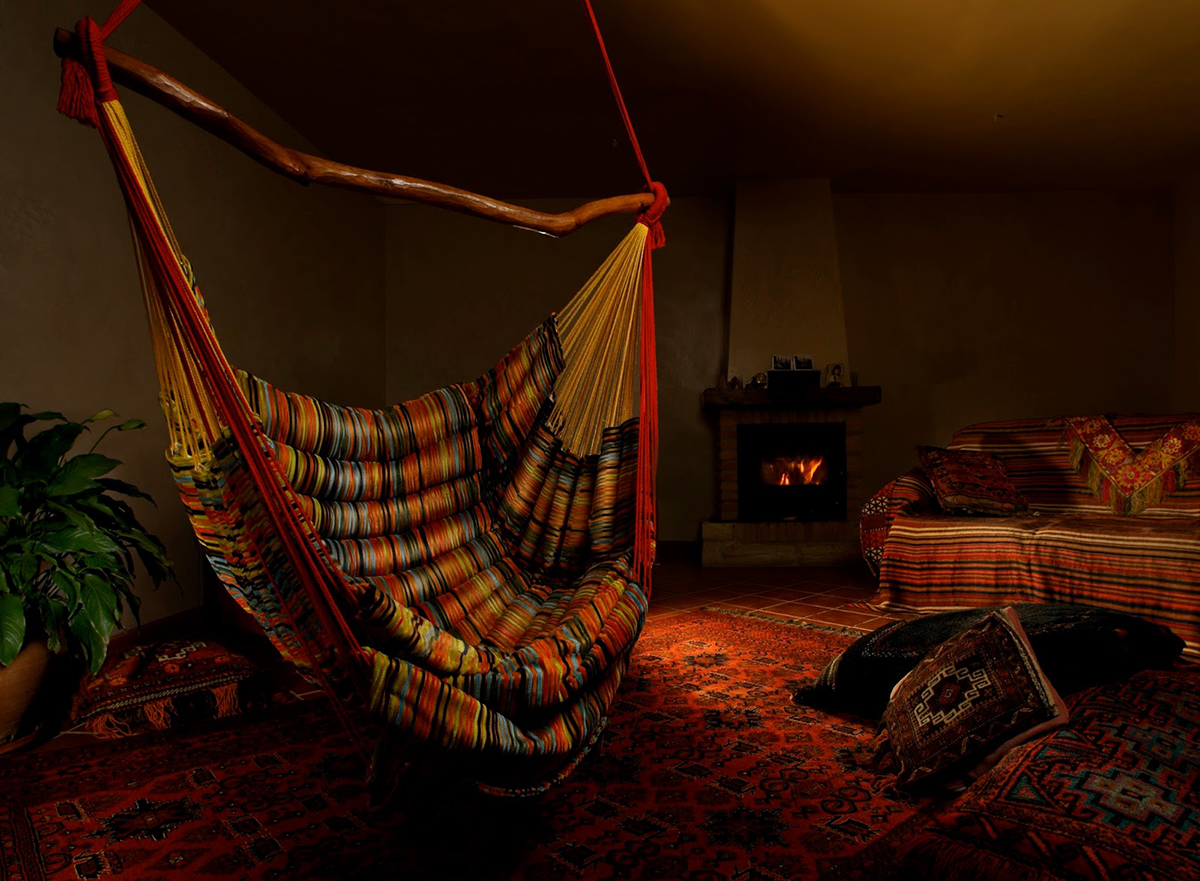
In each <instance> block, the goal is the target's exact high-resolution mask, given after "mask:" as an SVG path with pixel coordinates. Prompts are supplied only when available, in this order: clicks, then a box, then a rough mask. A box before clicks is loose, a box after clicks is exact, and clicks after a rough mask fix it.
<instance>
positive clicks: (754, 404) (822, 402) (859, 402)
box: [704, 385, 883, 410]
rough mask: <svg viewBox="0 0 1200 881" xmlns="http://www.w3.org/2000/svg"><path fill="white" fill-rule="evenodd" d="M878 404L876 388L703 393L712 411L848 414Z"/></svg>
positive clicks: (715, 390) (880, 396)
mask: <svg viewBox="0 0 1200 881" xmlns="http://www.w3.org/2000/svg"><path fill="white" fill-rule="evenodd" d="M882 400H883V391H882V389H881V388H880V387H879V386H877V385H851V386H835V387H834V388H813V389H799V390H797V391H788V392H772V391H771V390H770V389H719V388H710V389H705V390H704V406H705V408H707V409H713V410H723V409H740V410H808V409H814V410H816V409H833V410H850V409H854V408H856V407H869V406H871V405H872V404H878V403H879V402H880V401H882Z"/></svg>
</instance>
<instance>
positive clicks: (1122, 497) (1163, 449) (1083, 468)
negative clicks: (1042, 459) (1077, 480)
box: [1066, 416, 1200, 514]
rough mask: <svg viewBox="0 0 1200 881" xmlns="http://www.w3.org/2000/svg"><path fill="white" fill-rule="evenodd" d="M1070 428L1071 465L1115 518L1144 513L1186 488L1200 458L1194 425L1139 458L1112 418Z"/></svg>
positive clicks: (1072, 422) (1075, 422) (1083, 420)
mask: <svg viewBox="0 0 1200 881" xmlns="http://www.w3.org/2000/svg"><path fill="white" fill-rule="evenodd" d="M1066 423H1067V439H1068V441H1069V442H1070V445H1071V464H1072V465H1074V466H1075V467H1076V468H1077V469H1079V473H1080V474H1082V475H1083V476H1084V478H1085V479H1086V480H1087V483H1088V486H1089V487H1090V488H1091V490H1092V492H1094V493H1095V494H1096V498H1098V499H1100V501H1102V502H1104V503H1106V504H1108V505H1110V506H1111V507H1112V511H1113V513H1114V514H1140V513H1141V512H1142V511H1144V510H1145V509H1146V508H1147V507H1148V506H1150V505H1153V504H1156V503H1157V502H1159V501H1161V500H1162V499H1163V498H1164V497H1165V496H1169V495H1171V494H1172V493H1174V492H1175V491H1176V490H1178V489H1180V488H1182V487H1183V486H1184V484H1186V482H1187V476H1188V470H1189V465H1193V464H1196V462H1197V459H1198V458H1200V423H1197V422H1196V421H1195V420H1192V421H1189V422H1183V423H1180V424H1179V425H1176V426H1175V427H1173V428H1171V429H1170V430H1169V431H1167V433H1166V434H1164V435H1163V436H1162V437H1160V438H1158V440H1156V441H1154V442H1153V443H1152V444H1150V445H1149V446H1148V447H1146V448H1145V449H1144V450H1142V451H1141V452H1140V453H1135V452H1134V451H1133V448H1132V447H1130V446H1129V444H1128V443H1127V442H1126V441H1125V438H1123V437H1121V435H1120V433H1119V432H1118V431H1117V430H1116V429H1115V428H1113V425H1112V423H1111V422H1109V420H1108V419H1107V417H1104V416H1086V417H1083V416H1081V417H1072V418H1070V419H1067V420H1066Z"/></svg>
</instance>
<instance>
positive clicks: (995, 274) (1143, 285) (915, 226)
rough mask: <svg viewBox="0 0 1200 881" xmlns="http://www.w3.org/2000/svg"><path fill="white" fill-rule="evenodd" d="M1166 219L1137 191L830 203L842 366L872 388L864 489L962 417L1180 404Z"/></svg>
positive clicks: (1161, 207) (854, 198)
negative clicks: (878, 394)
mask: <svg viewBox="0 0 1200 881" xmlns="http://www.w3.org/2000/svg"><path fill="white" fill-rule="evenodd" d="M1171 214H1172V212H1171V204H1170V199H1169V197H1168V196H1166V195H1163V194H1146V193H1127V194H1122V193H1110V192H1042V193H1019V194H1018V193H1014V194H919V195H912V194H838V195H836V196H835V197H834V217H835V219H836V223H837V236H838V246H839V251H840V256H841V272H842V289H843V293H844V296H845V302H846V328H847V337H848V339H849V349H850V353H849V358H850V362H851V364H852V365H853V368H854V369H855V370H856V371H857V372H858V374H859V380H860V382H861V383H862V384H864V385H881V386H882V387H883V403H882V404H881V405H879V406H876V407H869V408H867V410H866V411H865V419H866V422H865V427H864V461H865V469H866V483H867V486H868V487H871V486H874V487H876V488H877V487H879V486H882V485H883V483H885V482H886V481H888V480H890V479H892V478H893V477H896V476H897V475H899V474H900V473H902V472H903V471H905V470H907V469H908V468H910V467H912V466H914V465H915V464H916V457H915V455H914V453H913V446H914V445H916V444H935V445H944V444H945V443H947V442H948V441H949V440H950V436H951V434H952V433H953V431H954V430H955V429H956V428H959V427H961V426H963V425H966V424H969V423H972V422H979V421H985V420H994V419H1010V418H1021V417H1034V416H1052V415H1061V414H1073V413H1111V412H1147V413H1153V412H1168V411H1171V410H1173V409H1174V408H1175V407H1176V406H1178V405H1180V403H1181V401H1180V399H1179V398H1178V397H1177V396H1175V395H1173V392H1172V389H1173V386H1174V377H1175V376H1176V364H1175V355H1174V349H1175V345H1176V331H1175V329H1174V328H1175V327H1176V326H1178V325H1180V324H1183V325H1185V326H1186V327H1188V328H1189V329H1190V331H1191V333H1192V334H1193V335H1192V336H1191V337H1190V343H1191V345H1193V346H1194V345H1195V336H1194V328H1195V327H1196V323H1195V321H1191V322H1188V321H1180V320H1179V318H1180V317H1182V314H1183V313H1184V312H1186V310H1188V309H1192V310H1194V308H1195V307H1194V306H1192V305H1191V303H1194V302H1195V301H1194V300H1191V301H1190V302H1184V301H1185V300H1187V298H1188V297H1189V296H1194V295H1193V294H1186V295H1185V292H1183V291H1180V292H1179V293H1178V294H1177V291H1176V288H1175V285H1174V278H1173V275H1174V266H1173V261H1172V217H1171ZM1198 241H1200V240H1198ZM1195 277H1197V276H1193V280H1194V279H1195ZM1177 308H1180V309H1181V314H1180V315H1176V314H1175V313H1176V309H1177ZM1184 336H1186V334H1185V335H1184ZM1181 339H1183V337H1181ZM1187 369H1189V370H1192V371H1193V375H1194V369H1195V368H1194V362H1193V364H1190V365H1187ZM1194 388H1195V386H1194V385H1193V386H1192V389H1193V390H1194ZM1193 406H1194V404H1193Z"/></svg>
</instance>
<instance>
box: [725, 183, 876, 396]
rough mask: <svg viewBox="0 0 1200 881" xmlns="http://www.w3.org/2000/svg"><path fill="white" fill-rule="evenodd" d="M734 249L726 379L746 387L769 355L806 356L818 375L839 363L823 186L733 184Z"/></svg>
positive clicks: (834, 258) (838, 311) (831, 236)
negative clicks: (728, 376) (744, 383)
mask: <svg viewBox="0 0 1200 881" xmlns="http://www.w3.org/2000/svg"><path fill="white" fill-rule="evenodd" d="M733 242H734V246H733V291H732V296H731V298H730V310H729V372H730V373H731V374H732V375H735V376H740V377H741V378H742V380H743V381H746V380H749V379H750V377H752V376H753V375H754V374H756V373H758V372H760V371H763V370H767V369H769V368H770V366H771V356H772V355H785V356H787V355H810V356H812V358H813V359H814V362H813V366H814V367H816V368H818V369H820V368H822V367H824V366H825V365H826V364H829V363H834V362H836V363H839V364H845V362H846V319H845V314H844V310H843V305H842V288H841V281H840V279H839V277H838V247H837V234H836V232H835V229H834V219H833V204H832V200H831V198H830V193H829V181H827V180H820V179H811V180H777V181H745V182H742V183H740V184H738V189H737V214H736V221H735V228H734V236H733ZM851 369H853V365H851Z"/></svg>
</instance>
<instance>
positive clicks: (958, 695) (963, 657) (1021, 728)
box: [883, 608, 1068, 785]
mask: <svg viewBox="0 0 1200 881" xmlns="http://www.w3.org/2000/svg"><path fill="white" fill-rule="evenodd" d="M1067 716H1068V713H1067V707H1066V704H1064V703H1063V700H1062V698H1061V697H1059V695H1058V692H1056V691H1055V690H1054V686H1053V685H1051V684H1050V682H1049V680H1047V679H1046V677H1045V676H1044V675H1043V673H1042V670H1041V668H1040V667H1039V666H1038V662H1037V658H1036V657H1035V656H1034V653H1033V650H1032V649H1031V648H1030V647H1029V640H1028V639H1027V638H1026V636H1025V631H1024V630H1023V629H1022V628H1021V622H1020V619H1018V618H1017V614H1016V612H1015V611H1014V610H1013V609H1012V608H1005V609H1001V610H998V611H995V612H992V613H990V614H989V615H988V616H987V617H986V618H984V619H983V620H982V621H980V622H979V623H978V624H975V625H974V626H972V627H970V628H968V629H967V630H964V631H963V632H962V633H960V634H959V635H958V636H955V637H952V638H951V639H948V640H947V641H946V642H944V643H942V644H941V645H940V646H939V647H938V648H936V649H934V650H933V651H932V652H930V654H929V655H927V656H926V657H925V659H924V660H922V661H921V663H919V664H918V665H917V666H916V667H915V668H913V670H912V672H911V673H909V674H908V675H907V676H905V677H904V678H903V679H901V680H900V682H898V683H897V684H896V687H895V689H894V690H893V691H892V697H891V700H889V701H888V706H887V709H886V710H884V713H883V722H884V725H885V726H886V729H887V742H888V745H889V746H890V748H891V752H892V755H893V756H894V758H895V762H896V765H897V768H898V770H897V778H898V783H899V784H901V785H907V784H912V783H916V782H918V781H922V780H926V779H927V778H930V780H929V781H928V782H932V779H940V780H945V779H948V778H949V779H952V778H962V777H976V776H978V775H979V774H981V773H983V771H985V770H987V769H988V768H990V767H991V766H992V765H994V764H995V763H996V762H998V761H999V760H1000V758H1001V757H1002V756H1003V755H1004V753H1005V752H1007V751H1008V750H1009V749H1011V748H1012V747H1014V746H1016V745H1017V744H1019V743H1024V742H1025V741H1027V740H1030V739H1032V738H1034V737H1037V736H1039V735H1040V734H1042V733H1044V732H1048V731H1051V730H1053V729H1054V728H1058V727H1060V726H1062V725H1065V724H1066V722H1067Z"/></svg>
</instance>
